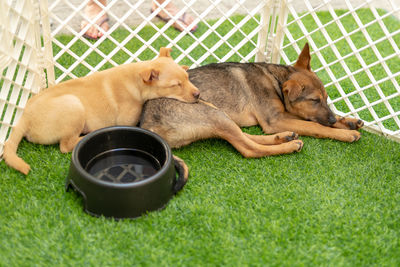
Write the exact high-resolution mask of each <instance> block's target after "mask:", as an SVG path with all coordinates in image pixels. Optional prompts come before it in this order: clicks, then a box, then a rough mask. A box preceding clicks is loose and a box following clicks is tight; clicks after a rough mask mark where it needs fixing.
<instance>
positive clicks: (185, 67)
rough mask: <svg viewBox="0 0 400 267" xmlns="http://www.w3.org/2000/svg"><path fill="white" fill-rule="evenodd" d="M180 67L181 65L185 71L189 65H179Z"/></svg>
mask: <svg viewBox="0 0 400 267" xmlns="http://www.w3.org/2000/svg"><path fill="white" fill-rule="evenodd" d="M181 67H182V69H184V70H185V71H187V70H188V69H189V67H188V66H186V65H181Z"/></svg>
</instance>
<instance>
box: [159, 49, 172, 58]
mask: <svg viewBox="0 0 400 267" xmlns="http://www.w3.org/2000/svg"><path fill="white" fill-rule="evenodd" d="M171 51H172V49H171V48H167V47H161V48H160V54H159V55H158V57H171Z"/></svg>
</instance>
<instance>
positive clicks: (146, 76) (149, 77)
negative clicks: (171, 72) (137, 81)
mask: <svg viewBox="0 0 400 267" xmlns="http://www.w3.org/2000/svg"><path fill="white" fill-rule="evenodd" d="M159 75H160V72H159V71H158V70H155V69H151V68H148V69H144V70H142V71H141V72H139V76H140V77H141V78H142V79H143V82H144V83H151V82H153V81H155V80H158V76H159Z"/></svg>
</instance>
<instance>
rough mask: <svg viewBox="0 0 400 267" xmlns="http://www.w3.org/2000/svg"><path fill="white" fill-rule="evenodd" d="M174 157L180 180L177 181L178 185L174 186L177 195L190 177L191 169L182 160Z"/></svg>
mask: <svg viewBox="0 0 400 267" xmlns="http://www.w3.org/2000/svg"><path fill="white" fill-rule="evenodd" d="M173 157H174V161H175V169H176V170H177V172H178V178H177V179H176V183H175V185H174V192H175V194H176V193H178V191H180V190H181V189H182V188H183V186H184V185H185V184H186V182H187V180H188V177H189V168H188V166H187V165H186V163H185V162H184V161H183V160H182V159H181V158H179V157H177V156H175V155H173Z"/></svg>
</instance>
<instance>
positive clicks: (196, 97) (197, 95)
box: [193, 91, 200, 99]
mask: <svg viewBox="0 0 400 267" xmlns="http://www.w3.org/2000/svg"><path fill="white" fill-rule="evenodd" d="M193 97H194V98H195V99H199V97H200V92H199V91H195V92H194V93H193Z"/></svg>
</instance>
